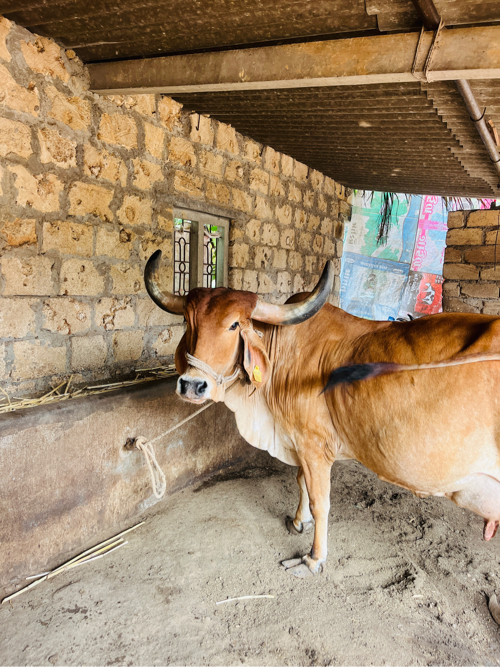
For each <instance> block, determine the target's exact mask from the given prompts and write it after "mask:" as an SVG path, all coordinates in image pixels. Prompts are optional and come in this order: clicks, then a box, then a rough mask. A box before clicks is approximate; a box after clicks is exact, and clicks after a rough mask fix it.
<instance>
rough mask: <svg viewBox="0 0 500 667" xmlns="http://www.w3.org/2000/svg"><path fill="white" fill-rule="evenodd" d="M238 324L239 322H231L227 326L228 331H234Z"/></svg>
mask: <svg viewBox="0 0 500 667" xmlns="http://www.w3.org/2000/svg"><path fill="white" fill-rule="evenodd" d="M238 325H239V322H233V323H232V324H231V326H230V327H229V331H234V330H235V329H236V328H237V327H238Z"/></svg>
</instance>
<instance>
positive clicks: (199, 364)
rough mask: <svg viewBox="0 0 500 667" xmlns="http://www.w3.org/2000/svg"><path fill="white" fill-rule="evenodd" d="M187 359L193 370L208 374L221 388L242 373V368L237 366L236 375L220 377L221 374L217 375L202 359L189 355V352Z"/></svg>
mask: <svg viewBox="0 0 500 667" xmlns="http://www.w3.org/2000/svg"><path fill="white" fill-rule="evenodd" d="M186 359H187V362H188V364H189V365H190V366H192V367H193V368H197V369H198V370H200V371H202V372H203V373H206V374H207V375H210V377H211V378H213V379H214V380H215V384H216V385H217V386H218V387H220V385H221V384H227V383H228V382H231V381H232V380H235V379H236V378H237V377H238V375H239V374H240V373H241V367H240V366H239V365H238V366H236V368H235V370H234V373H233V374H232V375H219V373H216V372H215V371H214V369H213V368H212V367H211V366H209V365H208V364H206V363H205V362H204V361H202V360H201V359H197V358H196V357H193V355H192V354H189V352H186Z"/></svg>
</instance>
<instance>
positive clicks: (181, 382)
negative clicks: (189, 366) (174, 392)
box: [179, 379, 188, 394]
mask: <svg viewBox="0 0 500 667" xmlns="http://www.w3.org/2000/svg"><path fill="white" fill-rule="evenodd" d="M179 386H180V390H181V394H185V393H186V391H187V387H188V382H187V381H186V380H182V379H180V380H179Z"/></svg>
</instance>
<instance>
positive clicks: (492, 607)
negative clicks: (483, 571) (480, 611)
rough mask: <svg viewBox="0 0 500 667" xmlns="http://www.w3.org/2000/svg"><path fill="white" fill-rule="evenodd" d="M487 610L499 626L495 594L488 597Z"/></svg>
mask: <svg viewBox="0 0 500 667" xmlns="http://www.w3.org/2000/svg"><path fill="white" fill-rule="evenodd" d="M488 608H489V610H490V614H491V615H492V616H493V620H494V621H495V622H496V623H498V625H500V604H499V603H498V600H497V596H496V594H495V593H493V595H491V596H490V600H489V604H488Z"/></svg>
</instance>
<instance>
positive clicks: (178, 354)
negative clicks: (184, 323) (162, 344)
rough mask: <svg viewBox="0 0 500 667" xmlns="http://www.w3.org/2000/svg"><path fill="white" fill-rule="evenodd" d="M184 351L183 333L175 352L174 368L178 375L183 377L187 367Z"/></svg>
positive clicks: (184, 336)
mask: <svg viewBox="0 0 500 667" xmlns="http://www.w3.org/2000/svg"><path fill="white" fill-rule="evenodd" d="M186 350H187V348H186V334H185V333H184V335H183V336H182V338H181V340H180V342H179V345H177V349H176V351H175V368H176V370H177V372H178V373H179V375H184V373H185V372H186V370H187V367H188V363H187V359H186Z"/></svg>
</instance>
